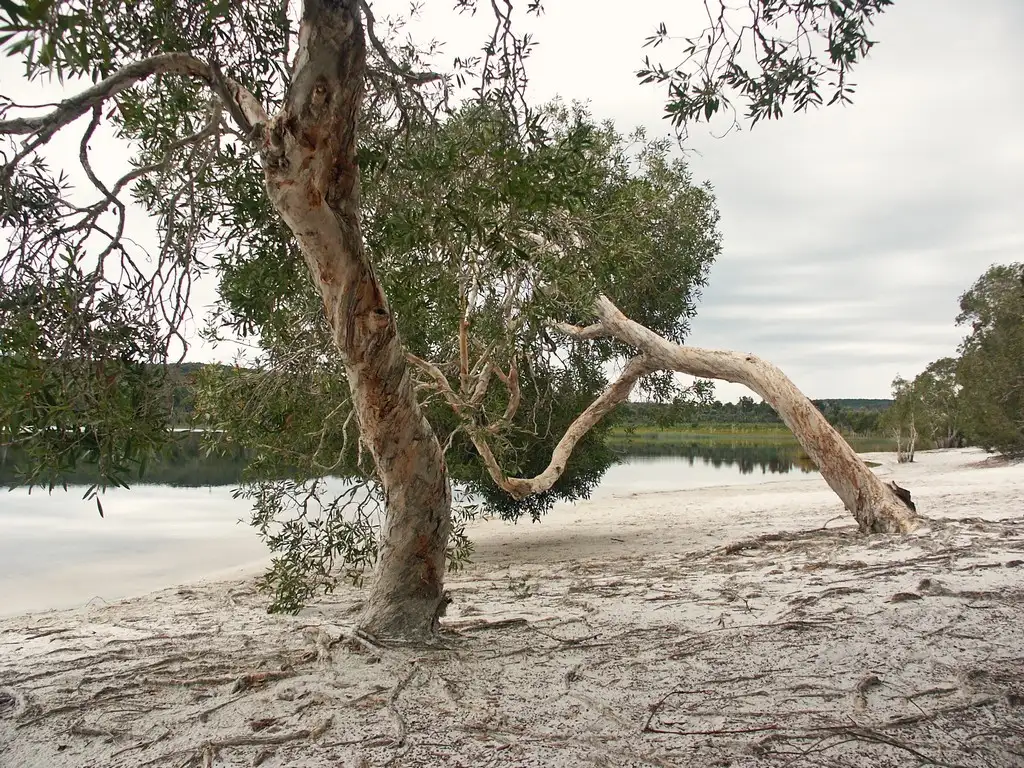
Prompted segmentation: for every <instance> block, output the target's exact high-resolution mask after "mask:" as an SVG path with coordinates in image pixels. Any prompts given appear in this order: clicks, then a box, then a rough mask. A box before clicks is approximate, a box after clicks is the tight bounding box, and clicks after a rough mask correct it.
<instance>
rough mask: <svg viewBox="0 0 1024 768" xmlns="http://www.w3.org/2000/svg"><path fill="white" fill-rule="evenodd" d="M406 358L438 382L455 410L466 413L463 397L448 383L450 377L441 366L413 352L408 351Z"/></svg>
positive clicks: (440, 389) (442, 392)
mask: <svg viewBox="0 0 1024 768" xmlns="http://www.w3.org/2000/svg"><path fill="white" fill-rule="evenodd" d="M405 359H406V360H408V361H409V362H410V363H412V364H413V365H415V366H416V367H417V368H419V369H420V370H421V371H423V372H424V373H426V374H427V375H428V376H430V378H432V379H433V380H434V381H435V382H436V384H437V389H438V391H439V392H441V394H442V395H444V398H445V400H447V401H448V405H450V406H451V407H452V410H453V411H455V412H456V413H457V414H459V415H462V414H464V413H465V410H466V404H465V403H464V402H462V398H460V397H459V396H458V395H457V394H456V393H455V390H454V389H452V385H451V384H449V383H448V377H447V376H445V375H444V373H443V372H442V371H441V369H440V368H438V367H437V366H436V365H434V364H433V363H431V362H429V361H427V360H424V359H423V358H422V357H417V356H416V355H414V354H413V353H412V352H406V353H405Z"/></svg>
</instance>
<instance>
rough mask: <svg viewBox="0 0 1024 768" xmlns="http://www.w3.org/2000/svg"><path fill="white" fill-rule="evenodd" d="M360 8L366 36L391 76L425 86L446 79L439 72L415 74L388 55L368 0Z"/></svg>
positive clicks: (410, 83) (407, 82)
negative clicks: (376, 27)
mask: <svg viewBox="0 0 1024 768" xmlns="http://www.w3.org/2000/svg"><path fill="white" fill-rule="evenodd" d="M359 7H360V8H362V9H363V15H364V16H365V17H366V36H367V37H368V38H370V45H372V46H373V50H375V51H376V52H377V55H378V56H380V58H381V60H382V61H383V62H384V64H385V65H386V66H387V67H388V69H389V70H390V71H391V74H393V75H397V76H398V77H400V78H402V79H403V80H404V81H405V82H406V84H407V85H425V84H426V83H433V82H436V81H438V80H443V79H444V75H442V74H440V73H439V72H413V71H411V70H409V69H408V68H407V67H402V66H401V65H400V64H399V63H398V62H397V61H395V60H394V58H393V57H392V56H391V54H390V53H388V49H387V48H386V47H385V46H384V43H382V42H381V41H380V38H378V37H377V31H376V29H375V25H376V24H377V19H376V18H374V15H373V11H371V10H370V4H369V3H368V2H366V0H359Z"/></svg>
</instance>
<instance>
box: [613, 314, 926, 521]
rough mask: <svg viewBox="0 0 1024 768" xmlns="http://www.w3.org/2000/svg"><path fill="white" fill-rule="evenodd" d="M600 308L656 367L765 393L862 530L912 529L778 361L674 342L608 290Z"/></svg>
mask: <svg viewBox="0 0 1024 768" xmlns="http://www.w3.org/2000/svg"><path fill="white" fill-rule="evenodd" d="M594 309H595V312H596V314H597V316H598V317H599V318H600V322H601V324H602V325H604V327H605V328H606V329H607V330H608V331H609V332H610V333H611V335H612V336H614V337H615V338H616V339H618V340H619V341H622V342H625V343H626V344H629V345H631V346H633V347H636V348H637V349H639V350H641V351H642V352H643V354H644V358H645V359H646V360H648V361H649V363H650V365H652V366H653V367H654V368H655V369H663V370H670V371H678V372H679V373H685V374H689V375H691V376H698V377H701V378H710V379H719V380H721V381H730V382H733V383H736V384H743V385H744V386H746V387H748V388H749V389H751V390H753V391H754V392H756V393H757V394H758V395H760V396H761V397H762V398H763V399H764V401H765V402H767V403H768V404H769V405H771V406H772V408H774V409H775V411H776V413H778V414H779V417H780V418H781V419H782V421H783V422H784V423H785V425H786V426H787V427H788V428H789V429H790V431H791V432H792V433H793V435H794V436H795V437H796V439H797V440H798V441H799V442H800V445H801V447H802V448H803V449H804V450H805V451H806V452H807V455H808V456H810V457H811V459H812V460H813V461H814V463H815V464H816V465H817V467H818V469H819V470H820V471H821V474H822V477H824V478H825V481H826V482H827V483H828V484H829V486H831V488H832V490H833V491H835V492H836V495H837V496H839V498H840V499H842V501H843V504H844V505H845V506H846V508H847V509H848V510H849V511H850V512H851V513H852V514H853V516H854V517H855V518H856V520H857V523H858V524H859V525H860V528H861V530H862V531H865V532H868V531H874V532H879V533H881V532H886V533H896V532H900V533H906V532H908V531H911V530H913V529H914V527H915V525H916V523H915V519H914V515H913V512H912V510H911V509H910V508H909V507H908V506H907V505H906V504H905V503H904V502H903V501H902V500H900V499H899V498H897V497H896V495H895V494H894V493H893V491H892V489H890V488H889V487H888V486H886V485H885V484H884V483H882V481H881V480H880V479H879V478H878V477H877V476H876V475H875V474H874V473H873V472H872V471H871V470H870V469H868V467H867V465H866V464H865V463H864V462H863V461H862V460H861V459H860V457H859V456H857V454H856V453H855V452H854V450H853V449H852V448H851V447H850V446H849V444H848V443H847V442H846V441H845V440H844V439H843V438H842V437H841V436H840V434H839V433H838V432H836V430H835V429H834V428H833V427H832V425H831V424H829V423H828V421H827V420H826V419H825V417H824V416H823V415H822V414H821V412H820V411H819V410H818V409H817V408H816V407H815V406H814V404H813V403H812V402H811V401H810V400H808V399H807V397H806V396H805V395H804V394H803V392H801V391H800V390H799V389H798V388H797V386H796V385H795V384H794V383H793V382H792V381H791V380H790V379H789V377H788V376H786V374H784V373H783V372H782V371H781V370H779V368H778V367H777V366H775V365H772V364H771V363H769V362H768V361H767V360H762V359H761V358H759V357H756V356H755V355H750V354H743V353H741V352H729V351H724V350H714V349H700V348H698V347H690V346H683V345H681V344H674V343H672V342H671V341H669V340H668V339H666V338H664V337H662V336H660V335H658V334H657V333H655V332H654V331H652V330H651V329H650V328H647V327H645V326H643V325H641V324H640V323H638V322H636V321H635V320H630V319H629V318H628V317H626V316H625V315H624V314H623V313H622V312H621V311H620V310H619V308H618V307H616V306H615V305H614V304H613V303H612V302H611V301H610V300H609V299H608V297H606V296H600V297H598V299H597V301H596V302H595V307H594Z"/></svg>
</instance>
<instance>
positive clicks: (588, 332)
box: [551, 323, 611, 339]
mask: <svg viewBox="0 0 1024 768" xmlns="http://www.w3.org/2000/svg"><path fill="white" fill-rule="evenodd" d="M551 327H552V328H554V329H555V330H556V331H561V332H562V333H564V334H565V335H566V336H572V337H573V338H574V339H603V338H607V337H608V336H611V333H610V332H609V331H608V329H607V328H605V327H604V324H603V323H594V324H592V325H588V326H586V327H584V326H580V325H572V324H570V323H552V324H551Z"/></svg>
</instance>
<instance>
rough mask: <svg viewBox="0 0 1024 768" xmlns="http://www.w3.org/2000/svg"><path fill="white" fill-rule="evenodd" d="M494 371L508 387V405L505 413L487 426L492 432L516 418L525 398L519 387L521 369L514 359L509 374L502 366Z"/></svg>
mask: <svg viewBox="0 0 1024 768" xmlns="http://www.w3.org/2000/svg"><path fill="white" fill-rule="evenodd" d="M494 373H495V375H497V377H498V378H499V379H501V381H502V383H504V385H505V386H506V387H507V388H508V405H506V406H505V413H504V414H502V417H501V418H500V419H499V420H498V421H496V422H494V423H493V424H491V426H489V427H488V428H487V429H488V430H489V431H490V432H497V431H498V430H499V429H501V427H502V425H504V424H508V423H510V422H511V421H512V419H514V418H515V415H516V412H517V411H518V410H519V404H520V403H521V402H522V399H523V392H522V390H521V389H520V388H519V369H518V368H517V367H516V361H515V360H514V359H513V360H512V364H511V365H510V366H509V369H508V376H506V375H505V374H504V373H502V372H501V369H500V368H495V369H494Z"/></svg>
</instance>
